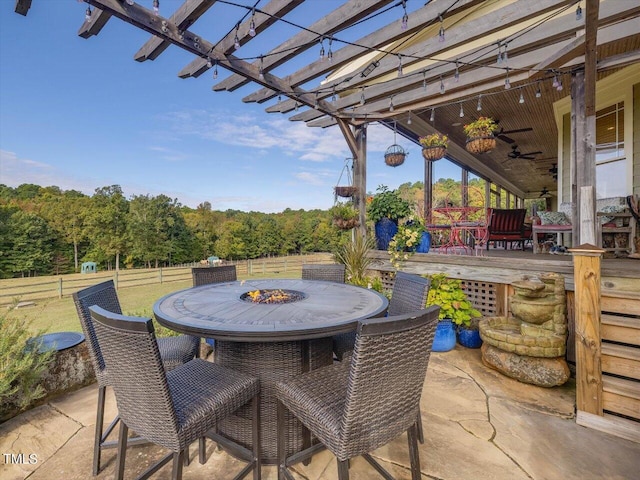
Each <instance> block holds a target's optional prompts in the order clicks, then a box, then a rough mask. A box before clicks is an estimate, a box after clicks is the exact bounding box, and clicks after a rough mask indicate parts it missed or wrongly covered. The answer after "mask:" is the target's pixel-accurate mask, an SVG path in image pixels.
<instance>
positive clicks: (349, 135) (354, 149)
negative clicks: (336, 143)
mask: <svg viewBox="0 0 640 480" xmlns="http://www.w3.org/2000/svg"><path fill="white" fill-rule="evenodd" d="M337 123H338V127H340V131H341V132H342V136H343V137H344V139H345V141H346V142H347V146H348V147H349V150H351V156H352V157H353V158H358V142H357V141H356V137H355V135H354V134H353V131H352V130H351V128H350V127H349V124H348V123H347V122H345V121H344V120H340V119H338V120H337Z"/></svg>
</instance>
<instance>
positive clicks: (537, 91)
mask: <svg viewBox="0 0 640 480" xmlns="http://www.w3.org/2000/svg"><path fill="white" fill-rule="evenodd" d="M540 97H542V92H541V91H540V87H538V89H537V90H536V98H540Z"/></svg>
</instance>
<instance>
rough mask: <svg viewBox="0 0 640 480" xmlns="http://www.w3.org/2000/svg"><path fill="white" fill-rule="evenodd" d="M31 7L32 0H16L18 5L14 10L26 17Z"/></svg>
mask: <svg viewBox="0 0 640 480" xmlns="http://www.w3.org/2000/svg"><path fill="white" fill-rule="evenodd" d="M30 8H31V0H16V7H15V9H14V11H15V12H16V13H19V14H20V15H24V16H25V17H26V16H27V13H28V12H29V9H30Z"/></svg>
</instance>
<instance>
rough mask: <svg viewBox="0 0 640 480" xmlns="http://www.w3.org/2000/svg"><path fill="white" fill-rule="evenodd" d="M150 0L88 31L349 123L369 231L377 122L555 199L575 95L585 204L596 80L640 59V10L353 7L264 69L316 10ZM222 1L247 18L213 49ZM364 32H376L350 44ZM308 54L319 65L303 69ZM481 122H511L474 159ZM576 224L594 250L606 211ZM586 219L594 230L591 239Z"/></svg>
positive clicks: (577, 164)
mask: <svg viewBox="0 0 640 480" xmlns="http://www.w3.org/2000/svg"><path fill="white" fill-rule="evenodd" d="M140 1H141V3H136V2H135V1H133V0H86V2H87V3H88V4H90V5H91V6H93V7H95V8H93V9H90V8H89V10H90V14H89V15H88V16H87V20H86V21H85V22H84V24H83V25H82V26H81V27H80V30H79V32H78V34H79V35H80V36H81V37H84V38H88V37H90V36H92V35H97V34H98V33H99V32H100V31H101V29H102V28H103V27H104V25H105V24H106V23H107V21H108V20H109V19H111V18H112V17H116V18H118V19H120V20H123V21H125V22H128V23H130V24H132V25H133V26H135V27H137V28H139V29H142V30H145V31H147V32H149V33H150V34H151V35H152V36H151V38H150V39H149V40H148V41H147V42H146V43H145V44H144V45H142V46H141V48H140V49H139V51H138V52H137V53H136V55H135V59H136V60H137V61H140V62H142V61H145V60H154V59H155V58H157V57H158V56H159V55H160V54H161V53H162V52H163V51H164V50H166V49H167V48H168V47H169V46H172V45H173V46H176V47H179V48H182V49H184V50H186V51H188V52H190V53H191V54H193V55H194V59H193V60H192V61H191V62H190V63H189V64H188V65H186V66H185V67H184V68H183V69H182V70H181V71H180V72H178V75H179V76H180V77H181V78H188V77H198V76H200V75H202V74H203V73H204V72H206V71H208V70H212V69H213V70H215V71H217V69H218V68H221V69H226V70H229V71H230V72H232V75H230V76H228V77H227V78H225V79H224V80H222V81H220V82H219V83H217V84H215V85H214V86H213V87H212V89H213V90H214V91H216V92H217V91H223V90H226V91H233V90H236V89H238V88H240V87H241V86H243V85H246V84H247V83H249V82H254V83H255V84H257V85H258V86H259V87H260V88H259V89H258V90H256V91H255V92H253V93H251V94H250V95H247V96H246V97H245V98H244V99H243V101H245V102H258V103H263V102H268V101H271V103H270V105H269V106H268V107H267V108H266V111H267V112H271V113H280V114H286V115H289V119H290V120H291V121H302V122H305V123H306V124H307V125H308V126H310V127H322V128H326V127H330V126H334V125H338V127H339V128H340V130H341V132H342V133H343V135H344V138H345V141H346V143H347V145H348V147H349V149H350V151H351V153H352V156H353V159H354V161H353V168H354V175H353V178H354V185H355V186H357V187H358V189H359V192H360V193H359V195H357V196H356V197H355V198H354V201H355V203H356V206H357V207H359V209H360V216H361V218H360V220H361V222H360V223H361V225H365V218H364V215H365V212H364V198H365V195H364V194H365V190H366V164H367V155H366V150H367V149H366V128H367V124H369V123H371V122H374V121H377V122H382V123H384V124H386V125H387V126H389V127H392V128H396V129H397V130H398V132H399V133H401V134H402V135H404V136H405V137H407V138H409V139H411V140H413V141H416V142H417V139H418V137H419V136H422V135H425V134H428V133H433V132H441V133H444V134H447V135H448V136H449V137H450V139H451V140H452V143H451V144H450V146H449V149H448V153H447V156H448V158H449V159H450V160H452V161H453V162H454V163H456V164H458V165H460V166H461V167H463V169H464V171H465V172H469V171H471V172H473V173H474V174H476V175H478V176H480V177H481V178H484V179H485V180H487V185H491V184H493V185H495V186H497V187H498V188H501V189H505V190H507V191H508V192H509V195H514V196H515V197H516V198H518V199H523V198H531V197H537V196H538V195H539V193H540V192H541V191H543V190H544V191H546V190H547V189H548V190H551V191H555V190H556V188H555V187H554V182H555V181H556V179H557V178H558V151H559V148H560V147H559V139H558V128H557V123H556V119H555V117H554V107H553V104H554V102H556V101H557V100H559V99H560V98H562V97H565V96H567V95H569V93H571V96H572V100H571V102H572V104H571V107H572V108H571V110H572V115H571V132H572V138H573V139H574V141H573V144H572V146H571V165H570V166H569V165H563V166H561V168H560V173H559V175H560V177H561V178H562V176H563V175H565V176H566V175H569V176H570V177H571V178H570V185H571V190H572V195H571V198H572V199H574V205H581V203H582V202H581V195H583V192H586V190H584V187H588V188H591V189H593V188H594V185H595V152H594V138H595V83H596V81H597V80H598V79H600V78H603V77H605V76H607V75H609V74H611V73H613V72H615V71H617V70H619V69H620V68H622V67H625V66H628V65H630V64H632V63H637V62H640V18H639V17H640V3H639V2H638V1H637V0H600V1H598V0H537V1H535V2H532V1H530V0H432V1H427V2H426V3H424V2H423V1H420V2H418V1H417V0H345V1H344V2H342V4H341V5H340V6H339V7H338V8H337V9H335V10H334V11H332V12H331V13H329V14H328V15H326V16H324V17H323V18H321V19H319V20H318V21H315V22H313V23H311V24H308V25H298V24H295V27H298V30H297V33H295V34H294V35H293V36H291V37H290V38H288V39H287V40H285V41H284V42H283V43H281V44H280V45H278V46H276V47H275V48H273V49H272V50H271V51H269V52H267V53H264V54H262V55H260V56H259V57H257V58H253V59H242V58H241V57H240V53H241V52H242V47H243V46H244V45H245V44H248V43H250V42H260V38H261V35H264V33H265V32H266V31H267V30H268V29H277V28H278V26H279V25H281V22H287V15H288V14H290V13H291V12H292V11H294V9H297V10H296V11H299V10H300V9H302V10H304V9H308V10H309V12H311V11H312V10H313V8H314V3H315V2H313V1H305V0H269V1H263V2H260V1H245V2H235V3H234V2H228V1H222V0H185V1H184V3H183V4H182V5H181V6H180V7H179V8H178V9H177V10H176V11H175V12H173V13H172V14H171V15H168V12H165V10H164V9H162V7H164V0H163V2H162V3H163V5H162V6H161V5H160V3H161V2H159V1H158V0H153V1H152V0H140ZM31 3H32V1H31V0H16V6H15V11H16V12H17V13H20V14H23V15H26V14H27V12H28V10H29V8H30V7H31ZM416 3H419V4H420V6H419V7H417V8H416ZM216 4H218V5H222V4H225V5H228V4H234V5H236V6H237V7H239V10H240V11H244V13H243V15H242V17H241V18H242V19H241V20H240V21H239V22H238V23H237V24H235V25H228V26H225V31H226V32H228V33H226V34H225V35H224V36H223V37H222V38H217V39H206V38H204V36H203V35H201V32H199V31H198V25H197V23H196V22H197V20H198V19H200V18H201V17H202V16H203V15H205V13H207V11H208V10H210V9H215V8H216V6H217V5H216ZM316 5H317V3H316ZM156 7H159V8H156ZM154 10H155V11H154ZM382 14H387V15H391V14H393V15H395V17H394V18H396V20H394V21H392V22H391V23H387V24H386V25H384V26H382V27H381V28H376V29H372V30H371V31H367V30H366V26H367V25H368V23H367V22H366V20H370V19H371V18H373V17H375V16H377V15H382ZM291 25H292V23H291V22H289V26H291ZM354 28H357V29H359V31H364V34H363V35H362V36H361V37H360V38H359V39H357V40H349V41H346V40H345V38H346V35H347V32H349V31H350V30H351V29H354ZM309 51H319V52H320V55H319V56H316V57H315V58H316V59H315V60H314V61H311V62H310V63H309V62H308V61H305V62H304V67H302V68H300V67H299V65H300V63H301V62H300V59H301V58H302V55H303V54H305V53H307V56H308V53H309ZM276 72H277V73H276ZM310 85H311V86H310ZM563 86H564V88H563ZM283 97H286V98H287V99H284V100H283ZM276 98H277V99H278V100H277V102H276V101H274V99H276ZM481 115H482V116H490V117H492V118H494V119H496V120H498V121H499V127H500V132H499V133H500V134H499V135H498V138H499V139H500V141H498V145H497V147H496V148H495V149H494V150H493V151H492V152H490V153H485V154H482V155H481V156H480V155H473V154H471V153H469V152H467V151H466V150H465V148H464V145H465V136H464V134H463V131H462V128H461V125H462V124H463V123H467V122H468V121H469V120H470V119H475V118H477V117H479V116H481ZM465 178H466V175H465V176H463V183H464V179H465ZM431 183H432V164H431V162H426V164H425V212H426V213H427V212H430V211H431ZM488 188H489V187H488ZM574 214H575V216H574V218H577V219H578V221H577V222H574V224H575V225H576V231H574V235H576V237H575V238H576V239H577V240H578V241H579V242H580V240H584V241H589V242H591V243H594V244H595V243H596V241H595V232H596V227H595V222H594V221H593V219H594V217H595V208H594V207H593V206H592V207H591V208H590V209H586V210H583V211H582V212H581V211H580V209H578V211H576V212H574ZM582 217H586V218H582ZM582 220H586V224H587V228H586V230H584V232H582V237H581V236H580V235H581V232H579V231H577V228H578V226H580V225H581V224H582V223H584V222H583V221H582ZM581 243H582V242H581Z"/></svg>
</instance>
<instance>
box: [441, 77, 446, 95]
mask: <svg viewBox="0 0 640 480" xmlns="http://www.w3.org/2000/svg"><path fill="white" fill-rule="evenodd" d="M445 91H446V88H445V87H444V82H443V81H442V75H440V95H444V92H445Z"/></svg>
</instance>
